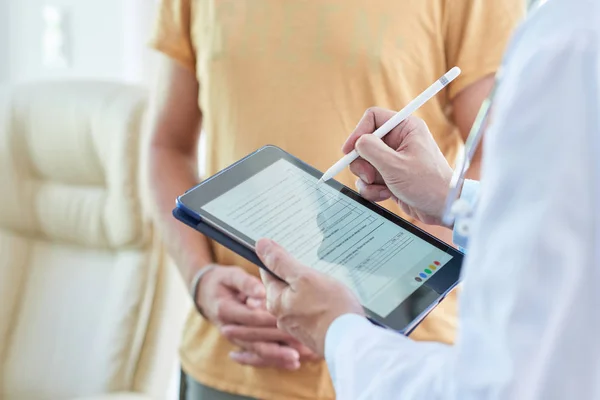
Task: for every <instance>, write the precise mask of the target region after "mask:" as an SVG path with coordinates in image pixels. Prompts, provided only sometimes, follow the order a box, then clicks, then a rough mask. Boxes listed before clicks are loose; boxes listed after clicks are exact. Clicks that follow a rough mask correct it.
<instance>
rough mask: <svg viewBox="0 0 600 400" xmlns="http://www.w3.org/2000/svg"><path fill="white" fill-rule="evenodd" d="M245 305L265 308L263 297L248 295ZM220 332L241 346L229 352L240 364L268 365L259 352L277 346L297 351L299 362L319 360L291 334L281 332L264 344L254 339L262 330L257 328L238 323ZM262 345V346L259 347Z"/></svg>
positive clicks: (271, 349)
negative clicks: (238, 349)
mask: <svg viewBox="0 0 600 400" xmlns="http://www.w3.org/2000/svg"><path fill="white" fill-rule="evenodd" d="M246 305H247V306H248V307H250V308H252V309H259V310H264V311H266V310H267V307H266V301H265V299H264V298H256V297H249V298H248V299H247V300H246ZM221 332H222V333H223V334H224V335H225V337H227V338H228V339H229V340H230V341H232V342H234V343H236V344H237V345H239V346H240V347H241V350H240V351H239V352H236V353H233V354H231V358H232V359H233V360H235V361H237V362H239V363H240V364H244V365H251V366H255V367H266V366H270V365H269V363H268V360H265V358H264V357H263V356H261V353H262V354H264V353H265V352H270V351H273V352H276V351H278V348H279V349H281V348H282V347H289V348H290V349H294V350H295V351H297V352H298V355H299V361H300V362H316V361H321V360H322V357H320V356H319V355H317V354H315V353H314V352H313V351H312V350H310V349H309V348H308V347H306V346H304V345H303V344H302V343H300V342H299V341H298V340H296V339H294V338H293V337H292V336H290V335H288V334H286V333H283V332H281V333H283V335H279V337H278V339H279V340H278V341H274V342H271V343H265V344H256V341H260V340H261V339H262V334H263V332H261V331H259V330H254V331H252V330H250V329H248V328H247V327H243V326H238V325H228V326H223V327H222V328H221ZM261 346H262V348H260V347H261ZM257 347H259V350H261V353H257V352H255V349H256V348H257Z"/></svg>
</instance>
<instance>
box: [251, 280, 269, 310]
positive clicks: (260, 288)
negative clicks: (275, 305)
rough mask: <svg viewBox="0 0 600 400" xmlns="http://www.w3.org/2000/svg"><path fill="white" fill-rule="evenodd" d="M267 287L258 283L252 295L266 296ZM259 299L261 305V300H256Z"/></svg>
mask: <svg viewBox="0 0 600 400" xmlns="http://www.w3.org/2000/svg"><path fill="white" fill-rule="evenodd" d="M265 294H266V293H265V287H264V286H263V285H258V286H256V287H255V288H254V290H253V291H252V295H253V296H256V297H264V296H265ZM252 300H254V299H252ZM255 301H258V302H259V303H258V304H259V306H260V300H255Z"/></svg>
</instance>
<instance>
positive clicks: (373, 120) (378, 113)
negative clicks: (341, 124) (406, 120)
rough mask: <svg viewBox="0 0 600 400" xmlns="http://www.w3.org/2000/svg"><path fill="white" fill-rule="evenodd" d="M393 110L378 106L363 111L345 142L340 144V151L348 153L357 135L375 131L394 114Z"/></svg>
mask: <svg viewBox="0 0 600 400" xmlns="http://www.w3.org/2000/svg"><path fill="white" fill-rule="evenodd" d="M394 114H395V112H394V111H391V110H386V109H383V108H379V107H371V108H369V109H367V111H365V113H364V115H363V117H362V118H361V120H360V122H359V123H358V125H356V128H354V131H353V132H352V133H351V134H350V137H348V139H347V140H346V143H344V145H343V146H342V151H343V152H344V153H345V154H348V153H350V152H351V151H352V150H354V145H355V144H356V141H357V140H358V138H359V137H361V136H362V135H367V134H371V133H373V132H375V130H377V128H379V127H380V126H381V125H383V124H384V123H385V121H387V120H388V119H390V118H392V117H393V116H394Z"/></svg>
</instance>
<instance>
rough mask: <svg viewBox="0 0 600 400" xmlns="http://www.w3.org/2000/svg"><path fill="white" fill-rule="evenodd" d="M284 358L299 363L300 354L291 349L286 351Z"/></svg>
mask: <svg viewBox="0 0 600 400" xmlns="http://www.w3.org/2000/svg"><path fill="white" fill-rule="evenodd" d="M286 353H287V354H286V357H287V358H289V359H290V360H291V361H299V360H300V353H298V352H297V351H296V350H293V349H289V350H287V351H286Z"/></svg>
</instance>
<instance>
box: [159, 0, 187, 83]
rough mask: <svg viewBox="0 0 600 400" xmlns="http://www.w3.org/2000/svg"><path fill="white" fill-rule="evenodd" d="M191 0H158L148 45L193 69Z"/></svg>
mask: <svg viewBox="0 0 600 400" xmlns="http://www.w3.org/2000/svg"><path fill="white" fill-rule="evenodd" d="M191 1H192V0H160V1H159V5H158V13H157V18H156V22H155V27H154V32H153V34H152V37H151V40H150V46H151V47H153V48H154V49H156V50H158V51H160V52H161V53H164V54H166V55H167V56H169V57H171V58H173V59H174V60H176V61H178V62H180V63H181V64H182V65H183V66H185V67H187V68H189V69H190V70H192V71H194V70H195V65H196V55H195V51H194V46H193V44H192V37H191V17H192V5H191Z"/></svg>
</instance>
